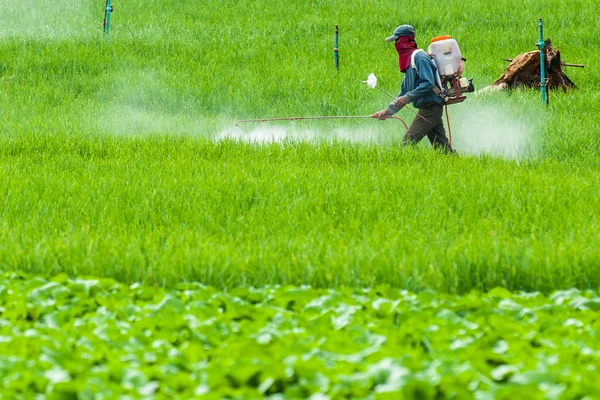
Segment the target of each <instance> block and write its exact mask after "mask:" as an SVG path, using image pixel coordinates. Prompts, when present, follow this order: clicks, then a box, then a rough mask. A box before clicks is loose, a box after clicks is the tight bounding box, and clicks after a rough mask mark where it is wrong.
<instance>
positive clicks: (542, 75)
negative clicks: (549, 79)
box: [538, 18, 550, 104]
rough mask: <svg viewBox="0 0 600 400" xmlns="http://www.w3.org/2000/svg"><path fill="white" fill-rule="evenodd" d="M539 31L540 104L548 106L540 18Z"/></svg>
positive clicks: (542, 29) (542, 33) (542, 26)
mask: <svg viewBox="0 0 600 400" xmlns="http://www.w3.org/2000/svg"><path fill="white" fill-rule="evenodd" d="M538 27H539V31H540V40H539V41H538V48H539V49H540V88H541V90H542V103H545V104H549V103H550V102H549V101H548V92H547V87H546V55H545V53H544V47H545V45H544V21H542V19H541V18H540V19H539V21H538Z"/></svg>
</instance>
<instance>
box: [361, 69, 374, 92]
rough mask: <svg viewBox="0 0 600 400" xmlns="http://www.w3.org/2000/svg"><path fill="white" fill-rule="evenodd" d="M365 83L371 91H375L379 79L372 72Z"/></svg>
mask: <svg viewBox="0 0 600 400" xmlns="http://www.w3.org/2000/svg"><path fill="white" fill-rule="evenodd" d="M363 83H366V84H367V86H368V87H370V88H371V89H375V87H376V86H377V77H376V76H375V74H374V73H373V72H371V73H370V74H369V77H368V78H367V80H366V81H363Z"/></svg>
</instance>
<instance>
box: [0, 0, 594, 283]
mask: <svg viewBox="0 0 600 400" xmlns="http://www.w3.org/2000/svg"><path fill="white" fill-rule="evenodd" d="M103 5H104V2H103V1H94V2H88V3H85V4H73V3H71V2H66V1H63V0H60V1H54V2H50V1H44V0H28V1H25V2H22V1H17V0H9V1H8V4H7V5H6V6H5V12H4V13H3V14H2V15H1V16H0V26H2V29H0V109H1V110H2V113H1V118H2V119H1V125H0V174H1V176H2V180H1V181H0V193H1V194H2V198H3V200H4V201H3V206H2V208H1V211H0V243H1V244H0V267H1V268H2V269H5V270H24V271H31V272H36V273H41V274H48V275H52V274H56V273H59V272H67V273H69V274H72V275H95V276H109V277H114V278H116V279H119V280H121V281H124V282H133V281H141V282H144V283H146V284H159V285H164V286H172V285H174V284H176V283H177V282H180V281H182V280H197V281H202V282H204V283H206V284H210V285H215V286H218V287H232V286H237V285H256V286H261V285H264V284H272V283H284V284H304V283H307V284H312V285H316V286H323V287H324V286H339V285H351V286H366V285H372V284H376V283H390V284H393V285H394V286H397V287H402V288H408V289H411V290H420V289H424V288H430V289H435V290H438V291H442V292H449V293H465V292H468V291H469V290H471V289H474V288H475V289H481V290H487V289H490V288H492V287H494V286H504V287H507V288H509V289H523V290H541V291H544V292H551V291H552V290H555V289H561V288H563V289H564V288H569V287H577V288H580V289H586V288H592V289H597V288H598V286H599V285H600V278H599V277H600V273H599V272H600V271H599V268H600V267H599V266H600V255H599V254H600V253H598V251H597V249H598V247H599V245H600V233H599V232H600V222H599V220H598V213H597V210H599V209H600V200H599V199H600V197H599V195H600V191H599V178H598V176H599V175H598V172H599V169H600V166H599V161H598V160H599V157H598V155H599V154H600V145H599V144H598V143H600V142H598V140H597V135H598V129H597V121H598V116H597V115H598V111H600V101H598V100H599V96H598V82H600V79H599V77H600V76H599V74H598V72H597V70H596V69H595V68H594V65H596V64H598V61H599V56H598V53H597V51H596V41H595V36H594V33H593V32H592V30H590V29H589V27H590V26H594V25H595V16H596V14H597V12H596V11H598V6H597V4H596V3H595V2H592V1H576V2H571V3H569V5H566V4H564V3H562V2H558V1H550V2H542V1H525V2H497V3H494V4H489V3H488V2H464V1H450V2H448V3H447V5H446V6H445V7H444V8H445V10H446V11H445V12H443V13H440V12H439V10H438V8H437V6H434V5H433V4H430V3H429V2H417V3H415V4H414V5H413V7H412V8H411V9H410V10H409V9H407V8H406V7H405V6H400V5H394V6H391V7H390V5H389V4H388V3H386V2H382V1H374V2H369V4H368V5H365V4H361V3H358V2H341V1H330V2H319V1H315V2H308V3H307V2H297V1H292V2H286V3H281V4H279V3H268V4H267V3H263V2H255V1H241V2H240V1H236V2H232V1H219V2H217V1H205V2H203V3H202V5H201V6H200V5H199V4H198V3H197V2H191V1H183V2H181V1H180V2H175V1H145V2H141V1H130V2H118V1H117V2H116V3H115V13H114V14H113V19H112V21H113V25H112V29H111V34H110V37H108V38H105V37H104V36H103V34H102V30H101V26H99V25H100V24H101V23H102V17H103ZM539 16H543V17H544V19H545V21H546V36H547V37H551V38H552V39H553V40H554V44H555V45H558V46H559V47H560V49H561V50H562V54H563V58H564V59H565V60H566V61H568V62H577V63H584V64H586V68H585V69H583V70H568V71H567V73H568V74H569V75H570V76H571V78H572V79H573V80H574V81H575V83H576V84H577V85H578V86H579V89H578V90H576V91H573V92H571V93H568V94H563V93H552V95H551V105H550V106H549V107H543V106H542V105H541V104H540V101H539V94H538V93H537V92H535V91H517V92H514V93H513V94H512V95H509V94H506V93H492V94H485V95H480V96H472V97H471V98H470V99H469V100H468V101H467V102H465V103H464V104H461V105H458V106H453V107H455V108H451V117H452V120H453V128H454V132H453V133H454V140H455V145H456V148H457V149H458V151H459V152H460V153H461V157H459V158H452V157H444V156H443V155H441V154H438V153H436V152H434V151H432V150H430V149H429V145H428V144H426V143H424V144H422V145H421V146H419V147H418V148H416V149H403V148H401V146H400V140H401V136H402V133H403V132H402V131H403V129H402V127H401V125H400V124H399V123H397V122H396V121H385V122H378V121H369V120H367V121H360V122H356V121H351V122H348V121H333V122H327V123H325V122H321V121H317V122H296V123H282V124H279V125H277V126H266V125H264V126H261V127H260V128H259V129H257V126H256V125H245V126H243V127H241V128H235V127H234V125H235V121H236V120H238V119H242V118H267V117H281V116H294V115H368V114H371V113H372V112H374V111H377V110H379V109H381V108H383V107H384V106H385V105H386V104H387V102H388V99H386V98H385V96H384V95H382V94H381V93H380V92H378V91H374V90H370V89H368V88H367V87H366V86H365V85H364V84H363V83H362V81H363V80H364V79H366V77H367V75H368V74H369V73H370V72H375V73H376V74H377V75H378V76H379V78H380V86H381V87H382V88H385V89H386V90H388V91H391V92H395V91H396V90H397V88H398V87H399V83H400V79H401V76H400V75H399V73H398V71H397V64H396V56H395V53H394V50H393V48H392V47H391V46H389V45H388V44H386V43H385V42H384V41H383V38H384V37H386V36H388V35H389V34H390V32H391V31H392V30H393V29H394V27H395V26H397V25H398V24H400V23H411V24H413V25H414V26H415V27H416V29H417V32H418V37H417V39H418V42H419V43H420V44H421V46H426V45H427V41H428V38H430V37H432V36H436V35H439V34H443V33H450V34H452V35H453V36H454V37H455V38H456V39H457V40H458V41H459V43H460V45H461V48H462V51H463V54H464V55H465V57H466V58H467V59H468V61H467V70H466V71H467V73H466V75H468V76H472V77H474V78H475V83H476V85H477V86H478V87H483V86H485V85H488V84H490V83H491V82H492V81H493V80H494V79H495V78H497V77H498V76H499V75H500V73H501V72H502V70H503V68H504V67H505V63H504V62H503V61H502V60H501V58H503V57H513V56H514V55H516V54H518V53H521V52H524V51H528V50H531V49H532V48H533V44H534V43H535V41H536V40H537V18H538V17H539ZM336 24H338V25H339V26H340V57H341V68H340V72H339V73H336V72H335V71H334V68H333V53H332V47H333V27H334V25H336ZM401 116H402V117H403V118H405V119H407V120H410V119H411V118H412V116H413V114H412V113H410V112H409V111H403V112H402V113H401ZM249 138H254V139H255V140H256V141H264V140H267V141H268V140H269V139H280V141H279V142H276V143H262V144H257V143H253V144H248V143H247V141H248V140H249ZM236 139H242V140H236Z"/></svg>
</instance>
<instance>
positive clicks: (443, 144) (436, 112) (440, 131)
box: [402, 104, 454, 153]
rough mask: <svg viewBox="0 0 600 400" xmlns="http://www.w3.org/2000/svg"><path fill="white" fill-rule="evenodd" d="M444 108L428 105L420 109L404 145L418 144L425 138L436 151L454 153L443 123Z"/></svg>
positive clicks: (406, 134) (405, 136)
mask: <svg viewBox="0 0 600 400" xmlns="http://www.w3.org/2000/svg"><path fill="white" fill-rule="evenodd" d="M443 113H444V107H443V106H440V105H438V104H427V105H424V106H421V108H419V112H418V113H417V116H416V117H415V119H414V120H413V122H412V124H410V127H409V128H408V130H407V131H406V133H405V134H404V138H402V143H404V145H413V144H417V143H419V142H420V141H421V139H423V138H424V137H425V136H427V138H428V139H429V142H431V145H432V146H433V147H435V148H436V149H441V150H445V151H448V152H450V153H453V152H454V150H453V149H452V147H450V142H449V141H448V138H447V137H446V130H445V129H444V123H443V122H442V115H443Z"/></svg>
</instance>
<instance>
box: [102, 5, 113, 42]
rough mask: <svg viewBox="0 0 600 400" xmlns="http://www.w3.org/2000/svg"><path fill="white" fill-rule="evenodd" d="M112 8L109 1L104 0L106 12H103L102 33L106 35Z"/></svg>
mask: <svg viewBox="0 0 600 400" xmlns="http://www.w3.org/2000/svg"><path fill="white" fill-rule="evenodd" d="M112 12H113V8H112V5H111V4H110V0H106V10H104V33H105V34H106V35H108V30H109V28H110V14H112Z"/></svg>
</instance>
